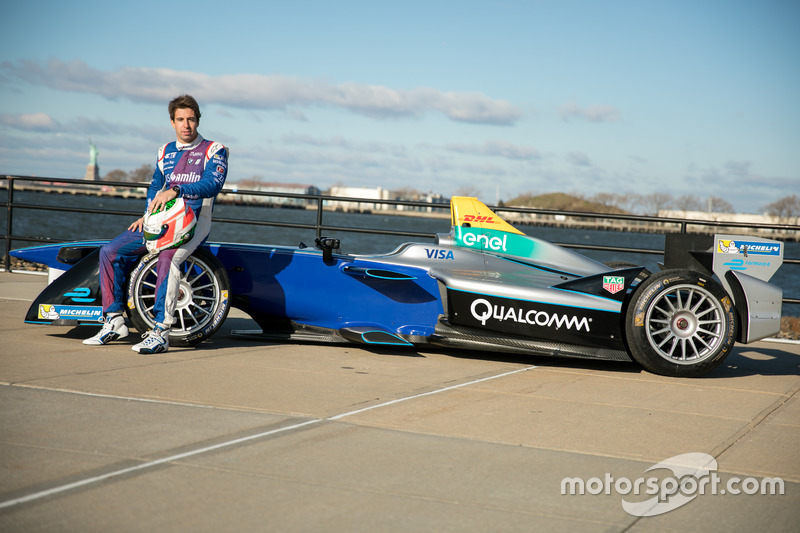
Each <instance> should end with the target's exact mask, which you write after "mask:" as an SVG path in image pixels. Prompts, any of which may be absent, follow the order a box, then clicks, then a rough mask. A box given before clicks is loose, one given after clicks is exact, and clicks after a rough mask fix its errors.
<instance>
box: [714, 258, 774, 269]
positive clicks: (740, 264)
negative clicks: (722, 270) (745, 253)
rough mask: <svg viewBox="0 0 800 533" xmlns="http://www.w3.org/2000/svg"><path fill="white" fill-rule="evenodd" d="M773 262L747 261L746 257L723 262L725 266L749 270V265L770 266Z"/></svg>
mask: <svg viewBox="0 0 800 533" xmlns="http://www.w3.org/2000/svg"><path fill="white" fill-rule="evenodd" d="M771 264H772V263H770V262H769V261H745V260H744V259H731V260H730V261H728V262H726V263H723V265H724V266H726V267H728V268H729V269H731V270H747V268H748V267H769V266H770V265H771Z"/></svg>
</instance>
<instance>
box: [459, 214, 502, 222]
mask: <svg viewBox="0 0 800 533" xmlns="http://www.w3.org/2000/svg"><path fill="white" fill-rule="evenodd" d="M461 221H462V222H469V223H478V224H502V221H501V220H499V219H495V217H482V216H475V215H464V216H463V217H461Z"/></svg>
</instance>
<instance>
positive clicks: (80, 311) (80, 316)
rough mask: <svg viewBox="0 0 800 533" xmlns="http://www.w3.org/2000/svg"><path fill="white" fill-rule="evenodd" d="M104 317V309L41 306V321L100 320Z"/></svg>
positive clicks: (52, 305)
mask: <svg viewBox="0 0 800 533" xmlns="http://www.w3.org/2000/svg"><path fill="white" fill-rule="evenodd" d="M102 316H103V308H102V307H73V306H69V305H54V304H39V318H40V319H41V320H59V319H70V320H98V319H99V318H100V317H102Z"/></svg>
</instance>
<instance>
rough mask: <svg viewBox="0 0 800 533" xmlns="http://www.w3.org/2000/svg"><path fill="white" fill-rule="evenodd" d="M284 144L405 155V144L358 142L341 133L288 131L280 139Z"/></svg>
mask: <svg viewBox="0 0 800 533" xmlns="http://www.w3.org/2000/svg"><path fill="white" fill-rule="evenodd" d="M281 140H282V141H283V143H284V144H286V145H294V146H312V147H315V148H338V149H342V150H349V151H354V152H367V153H373V154H386V155H391V156H395V157H407V155H408V154H407V152H406V148H405V146H403V145H401V144H391V143H379V142H358V141H351V140H349V139H345V138H344V137H342V136H341V135H337V136H334V137H328V138H323V137H314V136H312V135H297V134H294V133H290V134H287V135H284V136H283V137H282V139H281Z"/></svg>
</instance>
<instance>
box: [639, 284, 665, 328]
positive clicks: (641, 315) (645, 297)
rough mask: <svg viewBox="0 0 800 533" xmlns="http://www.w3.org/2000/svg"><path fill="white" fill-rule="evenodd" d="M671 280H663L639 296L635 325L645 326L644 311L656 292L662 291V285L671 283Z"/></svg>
mask: <svg viewBox="0 0 800 533" xmlns="http://www.w3.org/2000/svg"><path fill="white" fill-rule="evenodd" d="M669 282H670V280H662V281H659V282H658V283H656V284H655V285H653V286H652V287H650V288H649V289H648V290H647V292H646V293H645V294H643V295H642V296H641V298H639V303H638V305H637V307H636V314H635V315H634V319H633V325H634V326H644V313H645V308H646V307H647V306H648V305H649V304H650V299H651V298H652V297H653V295H654V294H655V293H657V292H658V291H660V290H661V289H662V287H663V286H664V285H665V284H667V283H669Z"/></svg>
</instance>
